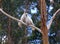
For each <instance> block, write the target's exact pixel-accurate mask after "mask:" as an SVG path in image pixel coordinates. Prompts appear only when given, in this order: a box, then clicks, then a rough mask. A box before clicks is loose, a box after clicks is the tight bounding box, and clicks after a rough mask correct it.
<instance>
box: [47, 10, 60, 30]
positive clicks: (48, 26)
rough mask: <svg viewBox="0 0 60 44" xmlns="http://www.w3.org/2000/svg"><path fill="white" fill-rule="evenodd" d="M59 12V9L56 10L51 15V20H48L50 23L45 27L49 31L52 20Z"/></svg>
mask: <svg viewBox="0 0 60 44" xmlns="http://www.w3.org/2000/svg"><path fill="white" fill-rule="evenodd" d="M59 11H60V9H58V10H57V11H56V12H55V13H54V14H53V16H52V18H51V19H50V21H49V22H50V23H49V24H48V25H47V28H48V30H49V29H50V27H51V24H52V22H53V20H54V18H55V16H56V14H57V13H58V12H59Z"/></svg>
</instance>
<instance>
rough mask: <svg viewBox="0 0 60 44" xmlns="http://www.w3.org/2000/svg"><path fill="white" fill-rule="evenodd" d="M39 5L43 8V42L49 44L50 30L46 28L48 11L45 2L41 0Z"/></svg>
mask: <svg viewBox="0 0 60 44" xmlns="http://www.w3.org/2000/svg"><path fill="white" fill-rule="evenodd" d="M39 3H40V5H39V6H41V8H40V9H41V30H42V31H43V34H42V40H43V44H49V40H48V29H47V26H46V15H47V11H46V3H45V0H39Z"/></svg>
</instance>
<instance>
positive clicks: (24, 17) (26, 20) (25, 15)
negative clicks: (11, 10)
mask: <svg viewBox="0 0 60 44" xmlns="http://www.w3.org/2000/svg"><path fill="white" fill-rule="evenodd" d="M20 20H21V21H23V22H24V23H26V24H27V25H34V23H33V21H32V19H31V18H30V17H29V16H28V13H26V12H24V13H23V15H22V16H21V18H20ZM18 25H19V27H22V23H21V22H18ZM32 30H35V28H34V27H32Z"/></svg>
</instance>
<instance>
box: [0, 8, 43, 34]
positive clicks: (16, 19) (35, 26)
mask: <svg viewBox="0 0 60 44" xmlns="http://www.w3.org/2000/svg"><path fill="white" fill-rule="evenodd" d="M0 11H1V12H2V13H3V14H4V15H6V16H7V17H9V18H11V19H13V20H16V21H17V22H21V23H22V24H24V25H26V26H27V24H26V23H24V22H23V21H21V20H19V19H17V18H15V17H13V16H11V15H9V14H7V13H6V12H4V11H3V10H2V9H1V8H0ZM29 26H30V27H34V28H35V29H36V30H38V31H39V32H41V33H42V34H43V32H42V31H41V29H39V28H37V27H36V26H34V25H29Z"/></svg>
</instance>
